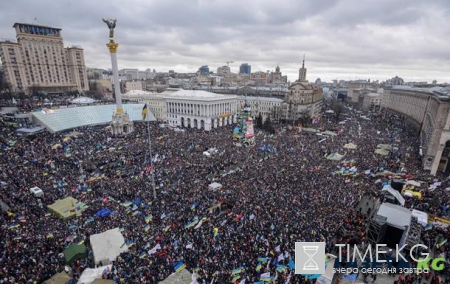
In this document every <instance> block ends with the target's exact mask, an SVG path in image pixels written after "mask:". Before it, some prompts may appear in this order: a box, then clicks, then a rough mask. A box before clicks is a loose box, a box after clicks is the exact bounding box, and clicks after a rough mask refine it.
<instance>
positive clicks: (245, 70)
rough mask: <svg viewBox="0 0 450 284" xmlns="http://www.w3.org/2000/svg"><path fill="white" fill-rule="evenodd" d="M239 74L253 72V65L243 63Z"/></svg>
mask: <svg viewBox="0 0 450 284" xmlns="http://www.w3.org/2000/svg"><path fill="white" fill-rule="evenodd" d="M239 74H247V75H250V74H252V66H251V65H248V63H242V64H241V66H240V67H239Z"/></svg>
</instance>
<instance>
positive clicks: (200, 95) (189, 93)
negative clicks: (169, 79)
mask: <svg viewBox="0 0 450 284" xmlns="http://www.w3.org/2000/svg"><path fill="white" fill-rule="evenodd" d="M163 96H164V98H165V99H183V100H203V101H205V100H206V101H216V100H224V99H236V98H237V97H236V96H234V95H221V94H216V93H211V92H206V91H202V90H179V91H177V92H174V93H171V94H163Z"/></svg>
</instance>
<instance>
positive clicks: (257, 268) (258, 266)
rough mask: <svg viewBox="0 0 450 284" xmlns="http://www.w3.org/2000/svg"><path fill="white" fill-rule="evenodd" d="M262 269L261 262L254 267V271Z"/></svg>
mask: <svg viewBox="0 0 450 284" xmlns="http://www.w3.org/2000/svg"><path fill="white" fill-rule="evenodd" d="M261 268H262V265H261V262H258V265H257V266H256V271H260V270H261Z"/></svg>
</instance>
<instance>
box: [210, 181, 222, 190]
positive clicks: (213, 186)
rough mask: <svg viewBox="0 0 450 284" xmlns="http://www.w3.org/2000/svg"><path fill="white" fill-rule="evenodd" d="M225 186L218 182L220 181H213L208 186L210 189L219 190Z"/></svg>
mask: <svg viewBox="0 0 450 284" xmlns="http://www.w3.org/2000/svg"><path fill="white" fill-rule="evenodd" d="M222 187H223V185H221V184H220V183H218V182H213V183H211V184H210V185H209V186H208V188H209V189H210V190H219V189H221V188H222Z"/></svg>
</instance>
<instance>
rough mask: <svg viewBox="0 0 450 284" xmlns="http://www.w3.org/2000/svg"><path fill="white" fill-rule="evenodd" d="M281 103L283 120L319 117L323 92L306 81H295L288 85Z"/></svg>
mask: <svg viewBox="0 0 450 284" xmlns="http://www.w3.org/2000/svg"><path fill="white" fill-rule="evenodd" d="M284 101H285V102H284V104H283V116H284V119H285V120H288V121H297V119H299V118H301V117H309V118H317V117H321V115H322V114H321V113H322V101H323V92H322V89H321V88H318V87H313V86H312V85H311V84H309V83H308V82H296V83H294V84H292V85H291V86H290V87H289V93H287V94H286V97H285V99H284Z"/></svg>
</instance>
